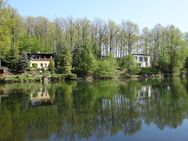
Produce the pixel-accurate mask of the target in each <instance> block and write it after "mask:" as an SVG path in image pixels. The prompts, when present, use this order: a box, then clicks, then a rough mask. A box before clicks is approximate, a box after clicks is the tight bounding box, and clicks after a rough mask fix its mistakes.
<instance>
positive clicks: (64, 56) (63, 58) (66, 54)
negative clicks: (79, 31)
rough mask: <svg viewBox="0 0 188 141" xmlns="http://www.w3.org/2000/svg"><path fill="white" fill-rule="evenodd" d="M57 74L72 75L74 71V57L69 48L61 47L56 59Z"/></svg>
mask: <svg viewBox="0 0 188 141" xmlns="http://www.w3.org/2000/svg"><path fill="white" fill-rule="evenodd" d="M55 62H56V65H55V66H56V68H57V73H71V70H72V64H71V62H72V55H71V51H70V49H69V48H67V47H60V48H59V52H57V53H56V57H55Z"/></svg>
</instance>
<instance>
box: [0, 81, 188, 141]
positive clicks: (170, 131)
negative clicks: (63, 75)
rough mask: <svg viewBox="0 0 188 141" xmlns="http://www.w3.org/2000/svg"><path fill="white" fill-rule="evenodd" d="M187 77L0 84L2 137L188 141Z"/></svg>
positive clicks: (21, 140)
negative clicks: (44, 83) (45, 83)
mask: <svg viewBox="0 0 188 141" xmlns="http://www.w3.org/2000/svg"><path fill="white" fill-rule="evenodd" d="M187 131H188V81H187V80H180V79H174V80H142V81H127V82H123V81H98V82H92V83H86V82H79V83H77V82H69V83H56V84H49V85H42V84H38V83H33V84H31V83H28V84H27V83H24V84H21V83H19V84H6V85H0V141H96V140H101V141H151V140H152V141H187V140H188V133H187Z"/></svg>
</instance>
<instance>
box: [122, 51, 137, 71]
mask: <svg viewBox="0 0 188 141" xmlns="http://www.w3.org/2000/svg"><path fill="white" fill-rule="evenodd" d="M119 67H120V70H127V72H128V73H130V74H138V73H139V72H140V66H139V65H138V63H137V62H136V60H135V58H134V56H133V55H127V56H124V57H123V58H121V59H120V61H119Z"/></svg>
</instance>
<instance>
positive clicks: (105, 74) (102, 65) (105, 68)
mask: <svg viewBox="0 0 188 141" xmlns="http://www.w3.org/2000/svg"><path fill="white" fill-rule="evenodd" d="M116 70H117V64H116V61H115V60H114V59H112V58H108V59H105V60H99V61H98V62H97V66H96V69H95V71H94V77H95V78H113V77H114V76H115V74H116Z"/></svg>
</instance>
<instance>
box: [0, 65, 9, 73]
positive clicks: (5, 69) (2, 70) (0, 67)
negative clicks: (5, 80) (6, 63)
mask: <svg viewBox="0 0 188 141" xmlns="http://www.w3.org/2000/svg"><path fill="white" fill-rule="evenodd" d="M8 73H9V71H8V68H7V67H3V66H0V75H4V74H8Z"/></svg>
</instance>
